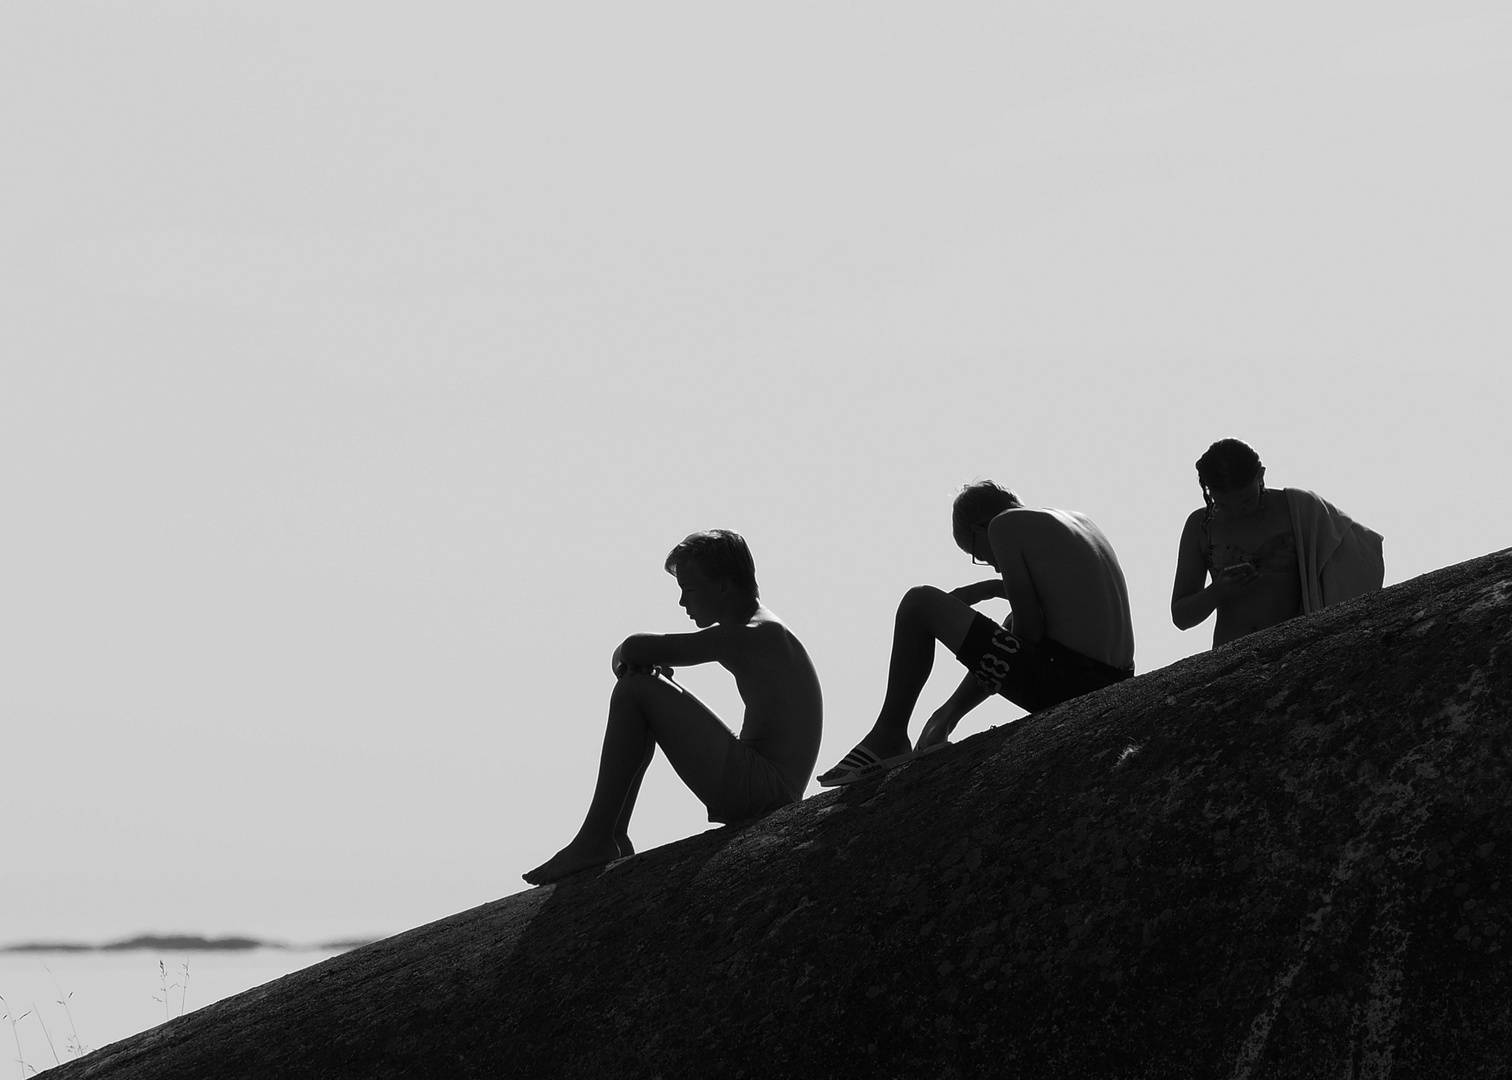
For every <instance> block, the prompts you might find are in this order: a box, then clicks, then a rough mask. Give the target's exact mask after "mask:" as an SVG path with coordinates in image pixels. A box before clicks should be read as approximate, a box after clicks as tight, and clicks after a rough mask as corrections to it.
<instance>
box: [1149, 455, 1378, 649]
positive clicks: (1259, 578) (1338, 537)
mask: <svg viewBox="0 0 1512 1080" xmlns="http://www.w3.org/2000/svg"><path fill="white" fill-rule="evenodd" d="M1197 483H1198V484H1199V485H1200V486H1201V488H1202V499H1203V503H1204V506H1202V507H1201V508H1199V509H1197V510H1194V511H1192V513H1191V515H1190V516H1188V517H1187V520H1186V525H1185V526H1184V527H1183V528H1182V530H1181V545H1180V547H1179V548H1178V549H1177V553H1176V580H1175V582H1174V583H1173V585H1172V586H1171V621H1172V622H1174V623H1175V624H1176V625H1177V626H1178V627H1180V628H1181V629H1183V630H1190V629H1191V628H1192V627H1194V626H1196V625H1198V624H1199V623H1201V622H1202V621H1203V620H1205V619H1206V618H1207V617H1208V616H1209V615H1211V614H1213V613H1214V612H1217V615H1218V618H1217V620H1216V621H1215V624H1214V627H1213V646H1214V648H1216V647H1217V646H1219V645H1226V644H1228V643H1229V642H1230V641H1233V640H1235V639H1236V638H1241V637H1243V636H1244V635H1246V634H1252V633H1254V632H1255V631H1256V630H1263V629H1265V628H1266V627H1268V626H1275V625H1276V624H1277V623H1279V622H1284V621H1286V620H1287V619H1290V618H1292V617H1294V616H1296V615H1304V614H1308V613H1311V612H1314V611H1319V610H1321V609H1323V608H1324V607H1327V606H1328V605H1330V604H1336V603H1338V602H1339V601H1341V600H1347V599H1349V598H1350V597H1352V596H1358V595H1359V594H1360V593H1363V592H1369V591H1370V590H1372V589H1379V588H1380V587H1381V582H1382V581H1383V580H1384V578H1385V574H1386V565H1385V561H1384V558H1383V556H1382V547H1381V545H1382V541H1381V536H1380V534H1379V533H1375V532H1372V531H1371V530H1370V529H1367V528H1365V527H1364V526H1363V525H1361V524H1359V523H1358V522H1356V521H1354V520H1353V519H1351V518H1350V517H1349V516H1348V515H1347V514H1345V513H1344V512H1343V511H1341V510H1339V509H1338V508H1337V507H1336V506H1334V505H1333V504H1332V503H1330V502H1329V501H1328V500H1326V499H1324V498H1322V497H1321V496H1319V495H1316V494H1314V493H1313V492H1311V491H1303V490H1301V489H1298V488H1281V489H1275V488H1267V487H1266V486H1265V466H1264V465H1262V464H1261V463H1260V455H1259V454H1257V453H1255V451H1254V449H1253V448H1252V447H1250V446H1249V445H1248V444H1247V443H1244V442H1241V441H1240V440H1238V439H1219V440H1218V441H1217V442H1215V443H1213V445H1212V446H1210V447H1208V449H1207V452H1206V453H1204V454H1203V455H1202V457H1200V458H1198V459H1197Z"/></svg>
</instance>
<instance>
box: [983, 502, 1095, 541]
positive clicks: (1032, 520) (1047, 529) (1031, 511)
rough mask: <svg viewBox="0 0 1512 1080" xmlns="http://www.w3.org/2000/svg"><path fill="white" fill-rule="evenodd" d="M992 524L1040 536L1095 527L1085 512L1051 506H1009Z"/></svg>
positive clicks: (1081, 530)
mask: <svg viewBox="0 0 1512 1080" xmlns="http://www.w3.org/2000/svg"><path fill="white" fill-rule="evenodd" d="M1000 522H1001V524H1000V525H999V523H1000ZM992 524H993V525H996V526H998V527H999V528H1001V529H1005V530H1006V529H1011V530H1013V531H1014V532H1018V533H1022V534H1024V535H1040V536H1048V535H1054V534H1064V533H1068V532H1085V531H1086V530H1088V529H1094V530H1095V529H1096V528H1097V526H1096V525H1094V524H1093V523H1092V519H1091V518H1089V517H1087V515H1086V514H1083V513H1081V512H1080V511H1077V510H1060V509H1057V508H1055V507H1053V506H1015V507H1011V508H1010V509H1007V510H1004V511H1003V512H1002V513H1000V514H998V515H997V517H995V518H993V519H992Z"/></svg>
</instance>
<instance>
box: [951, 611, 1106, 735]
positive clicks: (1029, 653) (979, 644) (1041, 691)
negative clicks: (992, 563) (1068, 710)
mask: <svg viewBox="0 0 1512 1080" xmlns="http://www.w3.org/2000/svg"><path fill="white" fill-rule="evenodd" d="M956 659H957V660H959V661H960V662H961V663H963V664H965V665H966V667H967V669H968V670H970V672H971V673H972V674H973V675H975V676H976V680H977V682H979V683H981V684H982V685H983V686H984V687H986V688H987V689H988V690H989V691H990V692H992V693H994V694H1001V695H1002V696H1003V697H1005V698H1007V699H1008V700H1009V701H1011V702H1013V703H1014V704H1015V705H1017V706H1019V708H1021V709H1027V710H1029V711H1030V712H1038V711H1039V710H1040V709H1048V708H1049V707H1050V706H1051V705H1059V704H1060V703H1061V702H1062V701H1070V700H1071V699H1072V698H1074V697H1080V696H1081V695H1082V694H1090V693H1091V692H1092V691H1093V690H1101V689H1102V688H1103V687H1105V686H1111V685H1113V684H1114V683H1116V682H1122V681H1123V680H1124V679H1127V678H1129V677H1131V676H1132V675H1133V674H1134V669H1133V668H1132V667H1129V668H1116V667H1113V666H1111V665H1109V664H1104V663H1102V662H1101V661H1099V660H1093V659H1092V658H1091V657H1090V656H1083V655H1082V654H1081V653H1079V652H1076V651H1075V650H1074V649H1068V648H1066V646H1064V645H1062V644H1061V643H1060V642H1058V641H1051V640H1050V639H1049V638H1044V639H1042V640H1040V641H1037V642H1034V643H1032V644H1031V643H1030V642H1027V641H1025V640H1023V639H1022V638H1020V637H1017V636H1016V635H1015V634H1014V633H1013V631H1011V630H1008V629H1005V628H1004V627H1002V626H999V625H998V624H997V623H995V622H993V621H992V620H991V619H989V618H988V617H987V616H985V615H982V614H977V616H976V617H975V618H974V619H972V621H971V628H970V629H969V630H967V631H966V640H965V641H963V642H961V647H960V649H958V650H957V651H956Z"/></svg>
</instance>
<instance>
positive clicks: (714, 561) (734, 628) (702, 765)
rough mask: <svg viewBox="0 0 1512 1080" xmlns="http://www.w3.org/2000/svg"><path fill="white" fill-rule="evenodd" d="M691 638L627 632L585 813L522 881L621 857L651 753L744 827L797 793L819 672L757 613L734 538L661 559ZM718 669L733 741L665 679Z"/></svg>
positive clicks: (715, 816) (815, 713)
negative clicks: (734, 714) (724, 680)
mask: <svg viewBox="0 0 1512 1080" xmlns="http://www.w3.org/2000/svg"><path fill="white" fill-rule="evenodd" d="M666 569H667V572H668V573H670V574H672V575H674V576H675V577H676V578H677V584H678V587H679V588H680V589H681V590H682V595H681V597H680V598H679V599H678V603H679V604H680V605H681V606H682V608H683V610H685V611H686V612H687V614H688V618H690V619H692V620H693V622H694V623H695V624H696V625H697V626H698V628H699V629H698V632H697V633H693V634H632V635H631V636H630V637H628V638H626V639H625V640H624V641H623V642H622V643H621V644H620V646H619V648H617V649H615V650H614V656H613V657H612V658H611V660H610V664H611V666H612V667H613V669H614V674H615V677H616V678H617V679H618V680H619V682H617V683H616V684H615V687H614V692H613V693H612V694H611V695H610V697H609V724H608V730H607V731H606V732H605V734H604V750H603V754H602V756H601V757H600V759H599V774H598V784H597V786H596V787H595V788H594V791H593V801H592V802H591V803H590V804H589V806H588V816H587V817H586V818H584V820H583V826H582V828H580V829H579V830H578V832H577V835H576V836H575V837H573V838H572V842H571V843H569V844H568V845H567V846H566V847H564V848H563V849H562V850H561V851H559V852H557V853H556V854H555V855H553V856H552V857H551V858H550V859H548V860H547V861H546V862H544V863H542V864H541V865H540V866H538V867H536V868H535V869H534V870H532V871H530V872H529V873H528V874H526V875H524V876H525V880H526V881H528V882H530V883H531V884H532V885H543V884H545V883H546V882H548V881H556V880H557V879H558V878H562V877H566V876H567V875H568V874H571V873H575V872H576V871H578V870H585V869H587V868H588V867H591V866H598V865H600V864H602V863H606V862H609V861H610V860H612V859H618V858H622V857H624V856H626V855H632V854H634V852H635V847H634V845H633V844H631V842H630V836H629V832H628V829H629V825H630V814H631V812H632V811H633V810H634V809H635V797H636V795H637V794H638V793H639V791H640V785H641V779H642V777H644V776H645V774H646V767H647V766H648V765H650V764H651V757H652V755H653V754H654V753H655V752H656V748H657V747H658V746H660V747H661V748H662V750H663V751H664V752H665V753H666V755H667V760H668V761H670V762H671V763H672V767H673V768H674V769H676V770H677V775H678V776H680V777H682V780H683V783H685V784H687V785H688V787H689V788H691V789H692V791H693V794H695V795H697V796H698V797H699V799H700V800H702V802H703V804H704V805H705V806H707V807H708V809H709V820H710V821H718V822H732V821H744V820H746V819H749V818H754V817H760V816H761V815H763V814H767V813H770V812H771V811H773V810H776V809H777V808H778V807H781V806H786V805H787V804H788V803H790V802H797V801H798V800H799V799H801V798H803V791H804V789H805V788H806V787H808V782H809V777H810V776H812V775H813V772H814V762H815V761H816V760H817V759H818V757H819V737H820V726H821V723H822V718H823V706H822V703H821V700H820V693H819V676H818V675H817V674H816V673H815V671H814V665H813V663H812V662H811V661H810V660H809V656H808V653H807V652H806V651H805V650H804V648H803V645H802V643H801V642H799V640H798V639H797V638H796V637H794V636H793V633H792V631H790V630H789V629H788V628H787V627H786V626H785V625H784V624H783V623H782V621H781V620H780V619H778V618H777V616H776V615H774V614H773V613H772V612H771V611H769V610H767V608H765V607H763V606H762V604H761V601H760V598H759V590H758V589H757V586H756V564H755V562H754V561H753V560H752V559H751V552H750V549H749V548H748V547H746V542H745V540H744V539H743V538H742V537H741V536H740V535H739V534H737V533H733V532H729V531H728V530H725V529H714V530H712V531H709V532H699V533H694V534H693V535H691V536H689V537H688V538H687V539H686V540H684V541H683V542H682V543H680V544H678V545H677V546H676V547H675V548H673V549H672V552H671V554H669V555H668V556H667V561H666ZM711 661H712V662H714V663H717V664H720V665H722V666H723V667H725V668H726V669H728V670H729V672H730V674H732V675H734V676H735V686H736V688H737V689H738V690H739V691H740V697H741V700H742V701H744V702H745V723H744V724H743V726H742V727H741V729H740V736H739V737H738V738H737V737H736V736H735V735H733V734H732V733H731V732H730V729H729V728H727V727H725V725H724V723H723V722H722V721H721V720H720V719H719V717H718V716H716V715H715V714H714V713H713V711H711V710H710V709H709V708H708V706H706V705H704V704H703V702H701V701H699V700H698V699H697V698H695V697H694V696H693V695H692V694H690V693H688V691H686V690H684V689H683V688H682V687H681V686H679V685H678V684H677V683H675V682H673V681H672V672H673V669H674V668H676V667H681V666H683V665H684V664H706V663H709V662H711Z"/></svg>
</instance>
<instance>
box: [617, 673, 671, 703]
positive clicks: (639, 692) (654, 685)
mask: <svg viewBox="0 0 1512 1080" xmlns="http://www.w3.org/2000/svg"><path fill="white" fill-rule="evenodd" d="M671 689H672V684H671V683H670V682H668V681H667V680H666V679H664V678H663V677H662V676H661V675H659V674H657V673H656V672H653V671H645V672H640V671H632V672H627V673H626V674H624V675H621V676H620V677H619V678H618V679H617V680H615V683H614V690H613V692H612V693H611V694H610V695H609V701H610V704H613V703H615V702H643V701H646V700H649V699H651V698H654V697H657V696H658V695H660V694H663V693H666V692H667V691H669V690H671Z"/></svg>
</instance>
